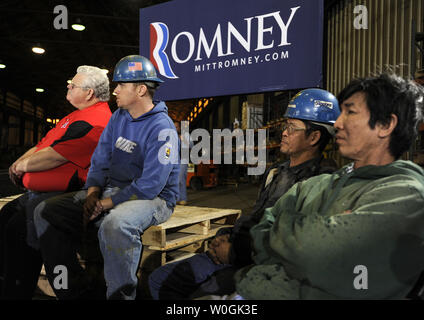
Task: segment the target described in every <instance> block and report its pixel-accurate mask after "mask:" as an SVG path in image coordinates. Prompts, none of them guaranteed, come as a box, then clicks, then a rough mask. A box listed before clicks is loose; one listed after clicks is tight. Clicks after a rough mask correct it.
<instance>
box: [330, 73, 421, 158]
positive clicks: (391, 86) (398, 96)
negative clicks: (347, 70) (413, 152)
mask: <svg viewBox="0 0 424 320" xmlns="http://www.w3.org/2000/svg"><path fill="white" fill-rule="evenodd" d="M357 92H363V93H364V94H365V99H366V104H367V107H368V110H369V112H370V120H369V122H368V124H369V126H370V128H371V129H374V128H375V125H376V124H377V123H379V124H382V125H386V124H389V123H390V121H391V115H392V114H394V115H396V116H397V118H398V123H397V125H396V127H395V129H394V130H393V132H392V134H391V137H390V144H389V152H390V154H391V155H392V156H394V157H395V159H399V158H400V157H401V156H402V154H403V153H404V152H405V151H407V150H409V148H410V146H411V144H412V142H413V141H414V139H415V137H416V135H417V127H418V122H419V121H420V120H422V109H423V96H424V89H423V88H422V87H420V86H419V85H417V84H416V83H414V82H413V81H411V80H405V79H403V78H401V77H399V76H397V75H394V74H386V73H384V74H381V75H379V76H378V77H371V78H360V79H355V80H353V81H351V82H350V83H349V84H348V85H347V86H346V87H345V88H344V89H343V90H342V91H341V92H340V93H339V95H338V97H337V99H338V100H339V105H341V104H342V103H343V102H344V101H345V100H347V99H349V98H350V97H351V96H352V95H353V94H355V93H357Z"/></svg>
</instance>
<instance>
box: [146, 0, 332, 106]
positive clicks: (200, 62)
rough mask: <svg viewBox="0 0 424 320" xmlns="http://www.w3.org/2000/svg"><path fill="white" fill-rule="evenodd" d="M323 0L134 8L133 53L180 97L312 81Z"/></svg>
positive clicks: (223, 0) (318, 67)
mask: <svg viewBox="0 0 424 320" xmlns="http://www.w3.org/2000/svg"><path fill="white" fill-rule="evenodd" d="M323 11H324V8H323V0H314V1H311V0H285V1H282V0H261V1H256V0H232V1H228V0H214V1H208V0H174V1H171V2H167V3H164V4H160V5H156V6H152V7H148V8H144V9H140V54H141V55H143V56H145V57H147V58H149V59H150V60H151V61H152V62H153V64H154V65H155V67H156V70H157V71H158V73H159V74H158V76H159V77H160V78H161V79H162V80H164V81H165V82H164V83H163V84H162V85H161V86H160V88H159V90H158V91H157V93H156V96H155V98H158V99H162V100H181V99H189V98H200V97H212V96H221V95H235V94H248V93H260V92H266V91H281V90H288V89H299V88H306V87H317V86H320V85H321V81H322V46H323Z"/></svg>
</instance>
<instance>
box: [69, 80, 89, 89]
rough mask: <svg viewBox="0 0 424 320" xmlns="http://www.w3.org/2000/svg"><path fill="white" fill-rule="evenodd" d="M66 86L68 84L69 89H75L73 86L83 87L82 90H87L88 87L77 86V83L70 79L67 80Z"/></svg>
mask: <svg viewBox="0 0 424 320" xmlns="http://www.w3.org/2000/svg"><path fill="white" fill-rule="evenodd" d="M67 86H69V87H70V89H71V90H73V89H75V88H81V89H83V90H87V89H89V88H87V87H83V86H77V85H75V84H74V83H73V82H72V81H69V82H68V84H67Z"/></svg>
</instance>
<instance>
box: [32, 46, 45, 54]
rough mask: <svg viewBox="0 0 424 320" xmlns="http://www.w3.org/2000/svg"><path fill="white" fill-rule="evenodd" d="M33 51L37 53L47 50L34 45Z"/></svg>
mask: <svg viewBox="0 0 424 320" xmlns="http://www.w3.org/2000/svg"><path fill="white" fill-rule="evenodd" d="M32 52H34V53H36V54H43V53H44V52H46V50H44V49H43V48H41V47H37V46H36V47H32Z"/></svg>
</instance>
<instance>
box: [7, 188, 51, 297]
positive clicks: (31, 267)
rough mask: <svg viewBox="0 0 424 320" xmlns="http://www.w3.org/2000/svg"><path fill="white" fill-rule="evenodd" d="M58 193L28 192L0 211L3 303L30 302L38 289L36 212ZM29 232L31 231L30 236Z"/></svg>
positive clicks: (39, 257)
mask: <svg viewBox="0 0 424 320" xmlns="http://www.w3.org/2000/svg"><path fill="white" fill-rule="evenodd" d="M57 194H59V193H58V192H51V193H47V192H46V193H34V192H27V193H25V194H23V195H22V196H20V197H19V198H16V199H15V200H13V201H10V202H8V203H7V204H6V205H5V206H3V208H1V210H0V279H1V280H0V287H1V288H0V296H1V299H31V298H32V296H33V294H34V290H35V288H36V286H37V282H38V277H39V274H40V270H41V266H42V260H41V255H40V252H39V251H38V250H37V249H34V248H33V247H30V246H29V245H28V241H27V240H28V236H30V237H31V239H32V242H33V243H34V240H36V239H34V237H35V233H34V231H35V230H34V226H33V211H34V208H35V207H36V206H37V205H38V204H39V203H40V202H42V201H43V200H45V199H47V198H50V197H52V196H54V195H57ZM28 228H29V229H30V230H29V231H30V232H29V233H28V232H27V231H28Z"/></svg>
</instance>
